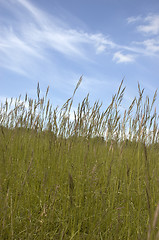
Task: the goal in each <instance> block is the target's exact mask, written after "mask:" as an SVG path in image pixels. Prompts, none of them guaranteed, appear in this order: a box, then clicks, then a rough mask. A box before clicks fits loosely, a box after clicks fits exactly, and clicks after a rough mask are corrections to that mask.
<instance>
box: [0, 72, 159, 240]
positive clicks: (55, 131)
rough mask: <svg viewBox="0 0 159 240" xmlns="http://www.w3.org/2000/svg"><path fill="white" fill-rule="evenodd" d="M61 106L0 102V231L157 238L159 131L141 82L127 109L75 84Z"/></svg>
mask: <svg viewBox="0 0 159 240" xmlns="http://www.w3.org/2000/svg"><path fill="white" fill-rule="evenodd" d="M81 81H82V77H81V78H80V80H79V82H78V83H77V86H76V88H75V90H74V93H73V95H72V97H71V98H70V99H68V100H67V101H66V103H65V104H64V105H63V106H62V107H61V109H59V108H58V107H57V108H55V109H53V107H52V105H51V103H50V100H48V99H47V96H48V91H49V87H48V89H47V91H46V94H45V96H44V97H42V98H41V97H40V88H39V84H38V87H37V99H35V100H33V99H30V98H28V96H27V95H26V96H25V99H24V100H23V101H22V100H21V97H19V98H18V99H16V101H13V100H12V99H11V100H10V101H8V100H7V99H6V102H5V103H4V104H2V103H1V108H0V239H4V240H5V239H31V240H32V239H38V240H39V239H42V240H44V239H57V240H59V239H90V240H92V239H110V240H111V239H148V240H151V239H159V225H158V218H159V217H158V215H159V188H158V185H159V177H158V176H159V148H158V140H159V131H158V115H157V112H156V109H155V107H154V106H155V105H154V104H155V100H156V98H157V92H155V94H154V97H153V100H152V102H151V103H150V99H149V98H148V97H146V99H145V101H143V93H144V90H143V89H140V85H138V97H135V98H134V100H133V101H132V103H131V105H130V107H129V108H128V109H127V110H125V112H124V114H122V113H121V111H120V106H121V104H122V99H123V96H124V91H125V88H124V87H123V81H122V82H121V84H120V86H119V89H118V92H117V93H116V94H115V95H114V96H113V97H112V100H111V103H110V104H109V106H108V107H107V108H106V109H105V110H104V111H102V109H103V107H102V104H101V103H100V102H99V101H96V102H95V103H94V104H93V106H90V102H89V95H87V96H86V97H85V98H84V99H83V101H82V102H81V103H79V105H78V107H77V111H74V112H73V114H74V118H73V119H72V118H71V117H70V115H71V114H72V105H73V100H74V97H75V93H76V90H77V89H78V87H79V85H80V83H81Z"/></svg>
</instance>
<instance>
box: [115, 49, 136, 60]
mask: <svg viewBox="0 0 159 240" xmlns="http://www.w3.org/2000/svg"><path fill="white" fill-rule="evenodd" d="M113 61H115V62H117V63H130V62H134V61H135V56H134V55H130V54H125V55H124V54H122V53H121V52H120V51H119V52H116V53H115V54H114V56H113Z"/></svg>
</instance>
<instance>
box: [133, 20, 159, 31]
mask: <svg viewBox="0 0 159 240" xmlns="http://www.w3.org/2000/svg"><path fill="white" fill-rule="evenodd" d="M144 22H145V24H143V25H139V26H138V27H137V30H138V31H139V32H142V33H146V34H154V35H156V34H159V15H149V16H147V17H146V18H145V19H144Z"/></svg>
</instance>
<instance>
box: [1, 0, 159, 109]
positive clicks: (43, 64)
mask: <svg viewBox="0 0 159 240" xmlns="http://www.w3.org/2000/svg"><path fill="white" fill-rule="evenodd" d="M80 76H83V80H82V83H81V85H80V87H79V89H78V91H77V93H76V97H75V104H76V103H78V102H80V101H81V100H82V99H83V98H84V97H85V96H86V95H87V93H89V94H90V101H92V102H95V101H96V100H100V101H102V102H103V104H104V105H105V106H108V104H109V103H110V102H111V98H112V95H113V94H115V93H116V92H117V90H118V87H119V85H120V83H121V81H122V79H123V78H124V85H123V86H126V91H125V95H124V103H125V105H127V106H128V105H129V103H131V101H132V100H133V98H134V97H135V96H137V95H138V87H137V86H138V82H139V84H140V86H141V88H145V96H146V95H148V96H149V97H150V98H152V96H153V94H154V92H155V90H156V89H157V88H158V87H159V1H158V0H151V1H150V0H140V1H138V0H129V1H128V0H120V1H119V0H80V1H78V0H67V1H66V0H0V101H4V99H5V98H11V97H13V98H16V97H18V96H19V95H20V94H21V95H22V96H25V94H26V93H27V94H28V95H29V96H30V97H32V98H35V97H36V88H37V83H38V82H39V84H40V89H41V96H42V95H44V94H45V91H46V89H47V86H48V85H49V86H50V91H49V98H50V100H51V102H52V104H53V106H57V105H59V106H61V105H62V104H63V103H64V102H65V101H66V100H67V99H68V98H69V97H71V96H72V94H73V91H74V89H75V86H76V84H77V82H78V80H79V78H80ZM157 102H158V98H157ZM157 104H158V103H157Z"/></svg>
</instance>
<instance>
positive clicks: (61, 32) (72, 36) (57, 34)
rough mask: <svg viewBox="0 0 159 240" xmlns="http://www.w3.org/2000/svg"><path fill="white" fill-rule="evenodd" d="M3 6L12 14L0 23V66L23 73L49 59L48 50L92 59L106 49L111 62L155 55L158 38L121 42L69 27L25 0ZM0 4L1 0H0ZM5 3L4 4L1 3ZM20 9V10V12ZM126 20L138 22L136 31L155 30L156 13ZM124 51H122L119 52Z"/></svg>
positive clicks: (158, 22) (158, 20) (158, 19)
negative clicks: (10, 19) (11, 20)
mask: <svg viewBox="0 0 159 240" xmlns="http://www.w3.org/2000/svg"><path fill="white" fill-rule="evenodd" d="M9 3H10V4H6V7H7V9H8V10H9V11H10V12H12V16H13V15H14V16H15V19H14V21H13V23H10V24H8V21H7V24H6V25H4V24H0V27H1V30H0V66H1V67H5V68H8V69H10V70H12V71H15V72H18V73H20V74H24V75H25V74H27V72H28V70H29V69H30V68H31V66H32V69H33V66H34V68H37V64H38V63H39V62H40V63H47V62H48V61H50V62H51V54H50V53H52V52H56V53H60V54H61V55H64V56H66V57H68V58H70V59H71V60H74V59H79V58H80V59H83V60H84V61H92V58H91V57H90V55H91V56H94V58H95V56H96V55H100V54H105V53H109V54H110V55H111V57H112V60H113V62H115V63H132V62H134V61H135V60H136V58H137V57H138V56H143V55H154V56H155V54H156V55H157V54H158V51H159V40H158V39H154V38H149V39H146V40H145V39H144V40H143V41H142V42H132V43H131V44H129V45H127V46H124V45H120V44H117V43H115V42H114V41H112V40H111V39H110V38H109V37H108V36H106V35H104V34H102V33H96V34H95V33H88V32H85V31H79V30H76V29H73V28H71V27H70V26H68V25H67V24H66V23H64V22H62V21H61V20H60V19H58V18H57V17H55V16H50V15H48V14H47V13H45V12H43V11H42V10H40V9H39V8H37V7H36V6H34V5H33V4H32V3H30V2H29V1H26V0H16V1H15V0H12V1H11V0H9ZM0 5H1V2H0ZM4 5H5V4H4ZM22 13H23V14H22ZM127 22H128V23H137V22H142V23H143V24H140V25H138V26H137V31H138V32H139V33H146V34H155V35H157V34H158V33H159V16H158V15H150V16H148V17H146V18H145V19H142V18H141V16H137V17H130V18H128V19H127ZM123 51H124V53H123Z"/></svg>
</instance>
